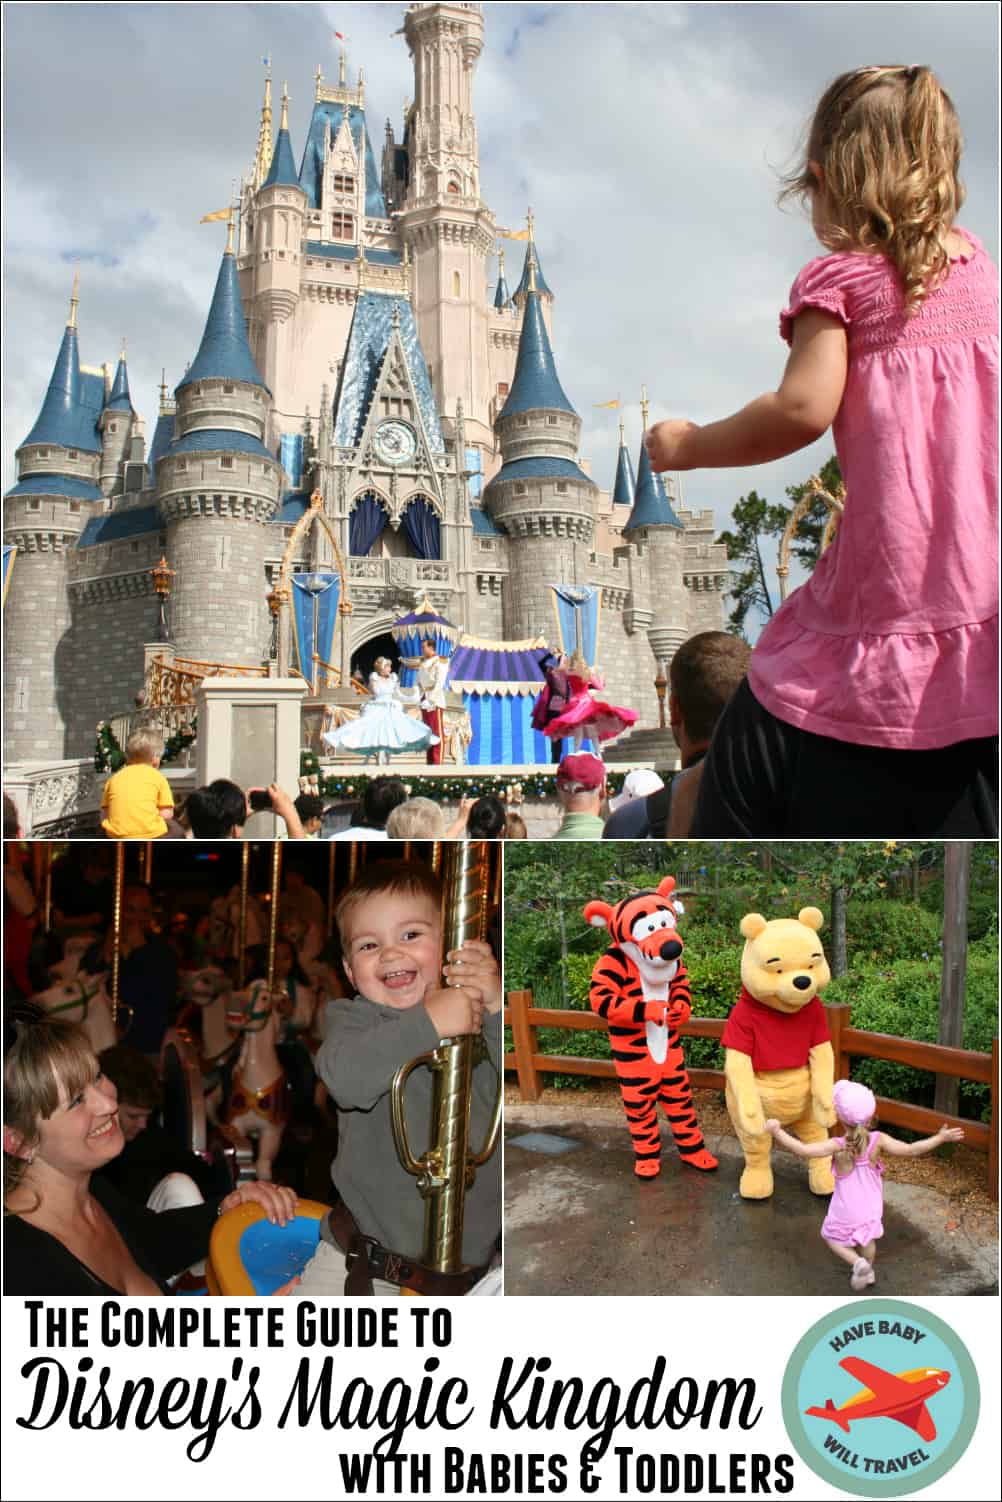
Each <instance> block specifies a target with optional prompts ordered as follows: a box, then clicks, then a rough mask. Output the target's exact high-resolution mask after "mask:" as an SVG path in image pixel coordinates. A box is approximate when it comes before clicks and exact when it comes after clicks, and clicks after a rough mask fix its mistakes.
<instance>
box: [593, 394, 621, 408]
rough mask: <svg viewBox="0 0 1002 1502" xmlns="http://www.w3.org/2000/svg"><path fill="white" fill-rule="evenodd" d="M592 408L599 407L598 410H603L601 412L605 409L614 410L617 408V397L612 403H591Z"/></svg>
mask: <svg viewBox="0 0 1002 1502" xmlns="http://www.w3.org/2000/svg"><path fill="white" fill-rule="evenodd" d="M592 406H593V407H600V408H602V409H603V410H604V409H605V408H614V407H618V406H619V397H618V396H617V397H616V398H615V400H614V401H611V402H592Z"/></svg>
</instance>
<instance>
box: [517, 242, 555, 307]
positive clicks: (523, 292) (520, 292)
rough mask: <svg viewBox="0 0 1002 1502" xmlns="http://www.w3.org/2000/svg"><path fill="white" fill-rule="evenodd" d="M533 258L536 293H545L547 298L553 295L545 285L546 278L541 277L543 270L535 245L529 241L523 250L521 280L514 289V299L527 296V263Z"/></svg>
mask: <svg viewBox="0 0 1002 1502" xmlns="http://www.w3.org/2000/svg"><path fill="white" fill-rule="evenodd" d="M533 258H535V262H536V291H537V292H545V293H546V296H547V297H552V296H553V293H552V292H551V291H550V289H549V287H548V286H547V285H546V278H545V277H544V276H543V268H542V267H541V266H540V264H539V251H538V250H537V249H536V246H535V243H534V242H533V241H531V240H530V241H529V244H528V245H527V246H526V250H525V264H524V265H523V267H522V280H521V281H520V282H519V284H518V286H517V287H516V288H515V296H516V297H525V296H527V294H528V291H529V262H530V261H531V260H532V259H533Z"/></svg>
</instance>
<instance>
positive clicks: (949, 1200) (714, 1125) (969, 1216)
mask: <svg viewBox="0 0 1002 1502" xmlns="http://www.w3.org/2000/svg"><path fill="white" fill-rule="evenodd" d="M693 1097H694V1100H695V1104H696V1114H697V1116H698V1118H699V1122H700V1125H701V1126H702V1128H703V1131H704V1133H705V1134H706V1136H707V1137H712V1136H716V1135H718V1134H719V1135H730V1136H733V1135H734V1132H733V1128H732V1126H731V1123H730V1119H729V1117H728V1115H727V1108H726V1106H725V1105H724V1099H723V1096H722V1094H721V1093H720V1091H718V1090H694V1091H693ZM520 1101H521V1096H520V1094H519V1091H518V1086H517V1085H515V1084H513V1083H507V1082H506V1084H505V1105H506V1106H507V1105H511V1106H517V1105H518V1104H519V1103H520ZM538 1104H539V1105H543V1106H553V1107H556V1108H558V1109H559V1110H560V1111H561V1112H562V1111H570V1112H571V1113H572V1114H573V1112H575V1111H578V1110H581V1109H586V1110H605V1111H609V1112H610V1113H611V1114H613V1115H619V1116H620V1117H622V1112H623V1107H622V1103H621V1097H620V1093H619V1086H618V1084H617V1083H616V1081H615V1080H598V1081H596V1083H595V1084H594V1085H591V1086H589V1087H588V1088H587V1089H584V1090H554V1089H552V1088H544V1090H543V1093H542V1095H541V1096H540V1099H539V1102H538ZM624 1130H625V1127H624ZM885 1176H886V1178H887V1180H888V1181H889V1182H891V1183H899V1184H917V1185H920V1186H921V1187H922V1188H925V1189H934V1190H936V1191H938V1193H939V1194H941V1195H942V1196H943V1197H944V1198H943V1201H942V1203H943V1206H944V1209H943V1224H942V1227H941V1229H942V1230H943V1231H945V1232H946V1233H947V1234H949V1235H961V1234H962V1235H963V1236H966V1237H969V1238H970V1239H971V1240H973V1241H975V1242H978V1243H980V1244H982V1245H986V1244H988V1243H990V1242H992V1241H994V1240H996V1239H997V1237H998V1205H997V1204H996V1203H995V1202H994V1201H993V1200H992V1198H991V1195H990V1194H989V1192H988V1169H987V1161H986V1158H985V1154H984V1153H980V1152H976V1151H975V1150H974V1149H973V1148H969V1147H964V1146H963V1145H960V1146H957V1147H953V1146H948V1147H944V1148H941V1149H940V1150H939V1151H938V1152H935V1153H930V1154H929V1155H928V1157H924V1158H886V1159H885Z"/></svg>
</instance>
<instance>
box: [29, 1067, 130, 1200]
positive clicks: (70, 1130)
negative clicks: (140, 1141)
mask: <svg viewBox="0 0 1002 1502" xmlns="http://www.w3.org/2000/svg"><path fill="white" fill-rule="evenodd" d="M124 1146H125V1138H124V1137H123V1135H122V1129H121V1127H120V1126H119V1122H118V1091H117V1090H116V1089H115V1086H114V1085H113V1084H112V1083H111V1080H109V1079H108V1078H107V1077H106V1076H105V1075H103V1074H102V1073H101V1071H100V1069H99V1067H98V1063H97V1060H96V1059H95V1060H94V1073H93V1077H92V1079H91V1082H90V1083H89V1084H88V1085H85V1086H84V1088H83V1089H82V1090H80V1091H79V1092H78V1093H77V1094H76V1095H75V1096H73V1097H72V1099H71V1098H70V1097H69V1096H68V1093H67V1091H66V1088H65V1086H64V1085H63V1084H62V1082H61V1081H60V1083H59V1104H58V1106H57V1107H56V1109H55V1110H54V1111H53V1113H52V1115H51V1116H49V1117H47V1118H44V1119H43V1120H41V1121H40V1122H39V1123H38V1141H37V1143H36V1145H35V1152H34V1157H35V1161H36V1162H37V1163H40V1164H45V1166H46V1167H47V1168H49V1169H52V1170H53V1171H55V1172H57V1173H62V1174H65V1175H67V1176H68V1177H79V1176H80V1175H81V1174H84V1173H87V1174H89V1173H92V1172H93V1171H94V1170H95V1169H98V1168H101V1167H103V1166H104V1164H105V1163H108V1162H110V1160H111V1159H112V1158H116V1157H117V1156H118V1154H119V1153H120V1152H121V1151H122V1148H123V1147H124Z"/></svg>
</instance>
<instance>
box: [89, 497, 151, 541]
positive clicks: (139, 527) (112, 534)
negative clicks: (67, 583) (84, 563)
mask: <svg viewBox="0 0 1002 1502" xmlns="http://www.w3.org/2000/svg"><path fill="white" fill-rule="evenodd" d="M163 524H164V523H163V517H162V516H161V515H160V511H159V509H158V508H157V507H156V506H155V505H145V506H131V507H129V508H128V509H124V510H122V511H109V512H108V513H107V515H105V516H92V517H91V519H90V521H89V522H88V523H87V525H86V527H84V529H83V531H82V532H81V534H80V542H79V546H80V547H81V548H93V547H96V546H97V544H98V543H101V542H121V541H122V539H123V538H125V537H141V536H142V535H143V534H144V533H145V532H159V531H160V530H161V529H162V527H163Z"/></svg>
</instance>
